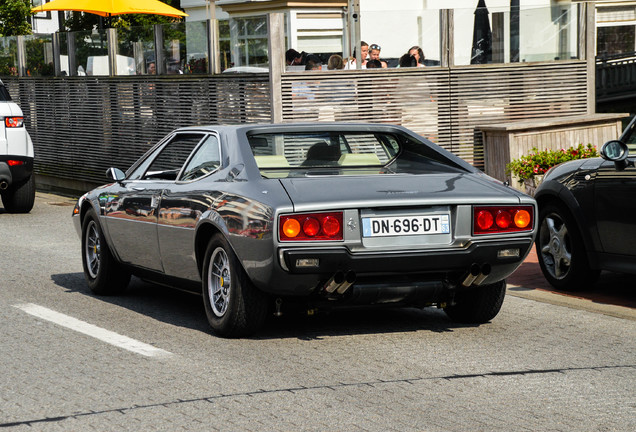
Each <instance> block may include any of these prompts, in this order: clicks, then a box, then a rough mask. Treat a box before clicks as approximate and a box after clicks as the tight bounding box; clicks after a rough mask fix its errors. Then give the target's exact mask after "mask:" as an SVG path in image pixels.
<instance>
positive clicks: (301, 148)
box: [73, 123, 536, 336]
mask: <svg viewBox="0 0 636 432" xmlns="http://www.w3.org/2000/svg"><path fill="white" fill-rule="evenodd" d="M108 175H109V176H110V178H111V179H112V181H113V183H112V184H110V185H107V186H103V187H100V188H97V189H95V190H93V191H91V192H89V193H87V194H86V195H84V196H83V197H82V198H80V200H79V201H78V204H77V206H76V208H75V210H74V218H73V219H74V222H75V225H76V228H77V230H78V233H79V235H80V236H81V238H82V259H83V263H84V270H85V275H86V279H87V281H88V284H89V286H90V288H91V289H92V290H93V291H94V292H95V293H98V294H112V293H115V292H120V291H121V290H123V289H124V288H125V287H126V285H127V283H128V280H129V278H130V275H131V274H135V275H139V276H142V277H144V278H147V279H151V280H155V281H158V282H161V283H164V284H170V285H174V286H178V287H181V288H186V289H190V290H193V291H196V292H199V293H201V294H202V296H203V301H204V305H205V310H206V314H207V317H208V320H209V322H210V325H211V327H212V329H213V330H214V332H215V333H217V334H219V335H224V336H239V335H245V334H249V333H252V332H254V331H256V330H257V329H258V328H259V326H261V325H262V323H263V320H264V319H265V317H266V316H267V314H268V313H269V312H271V309H270V308H271V307H272V306H273V305H276V307H277V308H281V307H283V308H284V305H285V304H286V300H288V299H294V300H299V299H302V300H303V301H306V302H307V303H308V304H311V307H322V306H324V307H337V306H339V305H361V304H364V305H366V304H382V305H414V306H418V307H424V306H431V305H437V306H438V307H442V308H444V310H445V311H446V312H447V314H448V315H449V316H450V317H451V318H452V319H455V320H457V321H463V322H474V323H483V322H487V321H489V320H490V319H492V318H494V317H495V316H496V315H497V313H498V312H499V309H500V307H501V304H502V302H503V298H504V294H505V278H506V277H507V276H508V275H510V274H511V273H512V272H513V271H514V270H515V269H516V268H517V267H518V266H519V265H520V264H521V262H522V261H523V259H524V257H525V256H526V254H527V253H528V251H529V248H530V247H531V245H532V242H533V240H534V234H535V212H536V202H535V201H534V199H532V198H531V197H528V196H527V195H524V194H522V193H520V192H517V191H515V190H514V189H511V188H509V187H507V186H506V185H503V184H502V183H501V182H498V181H496V180H493V179H492V178H490V177H487V176H486V175H484V174H483V173H481V172H480V171H479V170H477V169H475V168H473V167H472V166H471V165H469V164H467V163H466V162H464V161H463V160H461V159H459V158H458V157H456V156H454V155H452V154H451V153H449V152H447V151H445V150H444V149H442V148H440V147H438V146H436V145H435V144H433V143H431V142H430V141H428V140H425V139H423V138H422V137H420V136H418V135H416V134H414V133H412V132H410V131H409V130H407V129H405V128H402V127H398V126H390V125H377V124H346V123H343V124H338V123H334V124H318V125H314V124H290V125H242V126H219V127H214V126H208V127H191V128H183V129H179V130H177V131H175V132H173V133H172V134H170V135H169V136H168V137H167V138H166V139H164V140H162V141H161V142H160V143H159V144H157V145H156V146H155V147H154V148H153V149H151V150H150V151H149V152H148V153H147V154H146V155H144V156H143V157H142V158H141V159H140V160H139V161H138V162H137V163H135V164H134V165H133V166H132V167H131V168H130V169H129V170H128V171H127V173H126V174H124V173H123V172H121V171H119V170H117V169H112V168H111V169H109V170H108ZM376 228H377V229H376ZM274 300H276V301H274ZM281 305H282V306H281ZM278 312H280V311H278Z"/></svg>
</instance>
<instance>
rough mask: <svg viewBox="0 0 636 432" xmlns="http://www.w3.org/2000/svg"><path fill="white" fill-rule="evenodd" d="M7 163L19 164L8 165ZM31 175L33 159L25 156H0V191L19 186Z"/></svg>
mask: <svg viewBox="0 0 636 432" xmlns="http://www.w3.org/2000/svg"><path fill="white" fill-rule="evenodd" d="M9 161H18V162H21V164H18V165H14V164H12V165H9ZM31 175H33V158H31V157H25V156H11V155H8V156H4V155H3V156H0V190H1V189H6V188H7V187H10V186H12V185H14V184H20V183H22V182H24V181H25V180H27V179H28V178H29V177H31Z"/></svg>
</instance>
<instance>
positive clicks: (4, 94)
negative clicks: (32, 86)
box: [0, 84, 11, 102]
mask: <svg viewBox="0 0 636 432" xmlns="http://www.w3.org/2000/svg"><path fill="white" fill-rule="evenodd" d="M10 101H11V95H9V91H8V90H7V89H6V87H5V86H4V84H0V102H10Z"/></svg>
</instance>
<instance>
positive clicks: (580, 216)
mask: <svg viewBox="0 0 636 432" xmlns="http://www.w3.org/2000/svg"><path fill="white" fill-rule="evenodd" d="M635 129H636V117H634V118H633V119H632V121H631V122H630V123H629V125H628V126H627V128H626V129H625V131H624V132H623V134H622V135H621V137H620V138H619V139H618V140H616V141H609V142H607V143H605V144H604V145H603V147H602V148H601V156H602V158H593V159H581V160H575V161H571V162H567V163H564V164H561V165H558V166H556V167H554V168H552V169H551V170H550V171H548V172H547V173H546V175H545V177H544V180H543V183H542V184H541V185H540V186H539V188H538V189H537V191H536V194H535V198H536V200H537V202H538V204H539V231H538V234H537V238H536V250H537V256H538V259H539V264H540V266H541V270H542V271H543V274H544V276H545V277H546V279H547V280H548V282H550V284H551V285H552V286H554V287H555V288H557V289H561V290H570V291H574V290H580V289H584V288H587V287H589V286H592V285H594V283H595V282H596V280H597V279H598V276H599V274H600V271H601V270H609V271H614V272H620V273H631V274H636V167H635V166H634V160H635V159H636V157H634V156H631V155H630V150H631V151H632V154H635V153H636V131H635Z"/></svg>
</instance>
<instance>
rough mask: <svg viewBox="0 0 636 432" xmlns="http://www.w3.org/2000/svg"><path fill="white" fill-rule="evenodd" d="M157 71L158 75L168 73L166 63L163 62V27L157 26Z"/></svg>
mask: <svg viewBox="0 0 636 432" xmlns="http://www.w3.org/2000/svg"><path fill="white" fill-rule="evenodd" d="M155 70H156V71H157V75H163V74H165V73H166V62H165V61H164V60H163V27H162V26H161V24H155Z"/></svg>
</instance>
